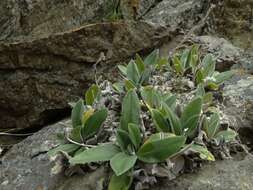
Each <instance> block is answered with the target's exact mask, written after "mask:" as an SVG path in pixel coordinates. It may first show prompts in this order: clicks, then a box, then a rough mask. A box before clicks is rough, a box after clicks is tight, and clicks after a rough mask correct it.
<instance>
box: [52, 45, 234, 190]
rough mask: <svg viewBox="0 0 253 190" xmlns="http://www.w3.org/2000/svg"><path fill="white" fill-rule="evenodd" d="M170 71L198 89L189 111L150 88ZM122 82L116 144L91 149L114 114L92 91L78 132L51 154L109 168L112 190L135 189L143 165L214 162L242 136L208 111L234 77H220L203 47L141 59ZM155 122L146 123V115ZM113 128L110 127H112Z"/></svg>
mask: <svg viewBox="0 0 253 190" xmlns="http://www.w3.org/2000/svg"><path fill="white" fill-rule="evenodd" d="M164 68H165V69H169V70H170V71H171V72H173V73H175V76H174V77H177V76H178V77H180V76H186V77H189V78H190V79H191V80H192V81H193V82H194V83H195V84H196V88H195V96H194V97H193V98H192V99H191V101H189V102H188V103H187V104H186V105H184V106H183V108H181V109H178V108H179V107H182V105H178V103H177V96H176V95H174V94H173V93H172V92H162V91H160V90H158V89H156V88H155V87H154V86H152V85H151V84H150V78H152V75H153V74H154V73H155V72H162V71H163V70H164ZM119 71H120V73H121V78H122V80H121V81H119V82H117V83H114V84H113V89H114V91H115V93H117V94H119V95H120V97H122V100H121V101H122V103H121V114H120V118H119V121H120V122H119V125H118V127H116V128H114V129H112V130H113V134H112V136H113V137H114V138H112V139H113V140H111V139H110V140H109V139H103V140H101V141H100V142H98V143H96V144H94V143H93V144H89V142H90V139H91V138H94V137H96V138H98V139H99V134H100V133H101V131H103V130H104V128H103V127H102V126H103V123H104V122H105V121H106V118H107V115H108V110H107V108H106V107H105V106H104V105H101V104H98V103H97V102H99V101H100V99H101V96H102V92H101V90H100V88H99V86H98V85H92V86H91V87H90V88H89V89H88V90H87V92H86V94H85V98H84V100H83V99H80V100H79V101H78V102H76V103H75V105H73V109H72V114H71V121H72V127H71V130H70V131H69V132H67V134H65V136H64V141H62V144H61V145H59V146H58V147H56V148H54V149H52V150H50V151H49V155H50V156H53V155H55V154H56V153H58V152H64V153H65V154H67V155H68V159H69V163H70V164H71V165H76V164H89V163H103V162H108V163H109V165H110V168H111V169H112V171H113V174H112V176H111V177H110V182H109V184H108V189H109V190H118V189H125V190H127V189H129V188H130V187H131V185H132V184H133V181H134V177H133V173H134V171H135V168H136V167H141V166H142V165H143V164H144V165H145V164H164V163H166V162H167V161H168V160H171V159H173V160H175V159H176V158H177V157H179V156H187V155H189V154H191V155H196V156H198V157H199V159H202V160H209V161H214V160H215V157H214V155H213V154H212V153H211V152H212V150H211V148H210V146H211V145H213V144H215V145H217V146H218V145H220V144H226V143H229V142H231V141H234V140H235V137H236V135H237V134H236V132H235V131H234V130H232V129H230V128H226V129H224V128H223V127H221V125H220V116H219V113H218V111H217V112H216V111H213V110H211V111H210V110H208V109H207V108H206V107H208V105H210V104H211V101H212V90H217V89H219V85H221V84H222V83H223V82H224V81H225V80H226V79H228V78H229V77H231V76H232V72H231V71H228V72H223V73H218V72H217V71H215V60H214V58H213V56H212V55H210V54H208V55H206V56H204V58H202V57H201V56H200V54H199V51H198V48H197V46H192V47H191V48H190V49H187V50H185V51H183V52H182V53H177V54H176V55H174V56H173V57H172V58H171V59H170V60H169V61H168V60H167V59H164V58H160V57H159V52H158V51H157V50H155V51H153V52H152V53H151V54H150V55H148V56H147V57H146V58H145V59H144V60H143V59H142V58H141V57H140V56H139V55H138V54H137V55H136V58H135V59H134V60H131V61H130V62H129V63H128V64H127V65H120V66H119ZM143 114H146V115H148V116H149V120H148V122H149V123H147V122H143V117H142V115H143ZM107 127H110V126H107Z"/></svg>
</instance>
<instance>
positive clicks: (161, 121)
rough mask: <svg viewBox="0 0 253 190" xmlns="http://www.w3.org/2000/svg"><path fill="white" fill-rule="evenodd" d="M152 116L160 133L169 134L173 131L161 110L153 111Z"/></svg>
mask: <svg viewBox="0 0 253 190" xmlns="http://www.w3.org/2000/svg"><path fill="white" fill-rule="evenodd" d="M151 116H152V119H153V122H154V124H155V126H156V129H157V130H158V131H159V132H169V131H170V130H171V129H170V125H169V123H168V121H167V120H166V118H165V117H164V116H163V114H162V113H161V112H160V111H159V110H156V109H151Z"/></svg>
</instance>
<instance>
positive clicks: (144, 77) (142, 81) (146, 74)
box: [139, 68, 152, 85]
mask: <svg viewBox="0 0 253 190" xmlns="http://www.w3.org/2000/svg"><path fill="white" fill-rule="evenodd" d="M151 72H152V69H151V68H146V69H145V70H144V71H143V73H142V74H141V77H140V80H139V85H143V84H147V83H148V81H149V78H150V76H151Z"/></svg>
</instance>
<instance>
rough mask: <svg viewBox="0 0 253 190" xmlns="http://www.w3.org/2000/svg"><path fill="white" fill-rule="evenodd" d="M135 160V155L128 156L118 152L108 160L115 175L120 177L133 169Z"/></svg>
mask: <svg viewBox="0 0 253 190" xmlns="http://www.w3.org/2000/svg"><path fill="white" fill-rule="evenodd" d="M136 160H137V156H136V155H128V154H126V153H124V152H120V153H118V154H116V155H115V156H114V157H113V158H112V159H111V160H110V165H111V168H112V170H113V171H114V173H115V175H116V176H120V175H122V174H124V173H125V172H127V171H128V170H130V169H131V168H132V167H134V165H135V163H136Z"/></svg>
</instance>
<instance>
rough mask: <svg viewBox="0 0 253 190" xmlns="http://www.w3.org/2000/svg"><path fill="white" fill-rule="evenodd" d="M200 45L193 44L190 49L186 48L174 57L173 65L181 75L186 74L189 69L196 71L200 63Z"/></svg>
mask: <svg viewBox="0 0 253 190" xmlns="http://www.w3.org/2000/svg"><path fill="white" fill-rule="evenodd" d="M198 60H199V55H198V46H196V45H193V46H192V47H191V48H190V49H185V50H184V51H183V53H182V54H181V55H180V54H179V55H178V54H175V55H174V56H173V58H172V67H173V68H174V70H175V71H176V73H177V74H179V75H184V74H185V72H186V71H187V70H189V69H192V72H195V70H196V69H197V66H198V64H199V62H198Z"/></svg>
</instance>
